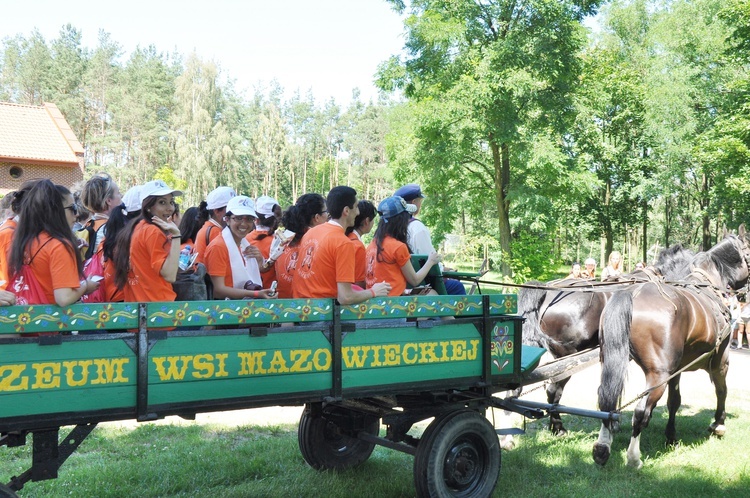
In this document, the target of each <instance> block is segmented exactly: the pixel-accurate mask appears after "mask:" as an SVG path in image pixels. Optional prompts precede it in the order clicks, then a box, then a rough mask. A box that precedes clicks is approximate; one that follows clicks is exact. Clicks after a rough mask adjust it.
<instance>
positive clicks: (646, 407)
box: [627, 375, 666, 469]
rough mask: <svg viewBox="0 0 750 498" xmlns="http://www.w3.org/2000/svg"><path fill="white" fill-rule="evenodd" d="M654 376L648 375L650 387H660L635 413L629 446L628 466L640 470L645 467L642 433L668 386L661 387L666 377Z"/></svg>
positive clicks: (643, 400)
mask: <svg viewBox="0 0 750 498" xmlns="http://www.w3.org/2000/svg"><path fill="white" fill-rule="evenodd" d="M654 377H655V376H654V375H646V381H647V384H646V385H648V386H659V387H656V388H655V389H654V390H653V391H651V392H650V393H649V394H648V396H646V397H645V398H643V399H642V400H641V401H640V402H639V403H638V405H637V406H636V408H635V410H634V411H633V432H632V434H631V436H630V445H629V446H628V453H627V455H628V466H630V467H634V468H636V469H640V468H641V467H643V462H642V461H641V432H642V431H643V429H645V428H646V427H648V423H649V421H650V420H651V414H652V413H653V411H654V408H655V407H656V403H657V402H658V401H659V399H661V397H662V395H664V391H665V390H666V386H664V385H660V384H661V383H662V382H664V380H665V378H666V375H664V376H663V377H664V378H662V376H658V377H657V378H654Z"/></svg>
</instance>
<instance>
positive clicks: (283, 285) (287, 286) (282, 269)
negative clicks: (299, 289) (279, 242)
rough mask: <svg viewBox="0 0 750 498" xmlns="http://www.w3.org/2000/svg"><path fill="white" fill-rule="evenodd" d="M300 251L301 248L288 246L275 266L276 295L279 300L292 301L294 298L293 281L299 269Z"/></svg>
mask: <svg viewBox="0 0 750 498" xmlns="http://www.w3.org/2000/svg"><path fill="white" fill-rule="evenodd" d="M298 249H299V246H294V247H290V246H286V247H285V248H284V252H283V253H281V256H279V257H278V259H277V260H276V264H275V265H274V271H275V272H276V285H277V287H276V293H277V296H278V298H279V299H290V298H291V297H292V279H293V278H294V273H295V270H296V269H297V256H298V255H299V253H298V252H297V250H298Z"/></svg>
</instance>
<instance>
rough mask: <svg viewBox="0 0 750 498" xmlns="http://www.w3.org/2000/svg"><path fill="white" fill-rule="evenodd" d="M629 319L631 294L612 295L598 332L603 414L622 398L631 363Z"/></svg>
mask: <svg viewBox="0 0 750 498" xmlns="http://www.w3.org/2000/svg"><path fill="white" fill-rule="evenodd" d="M632 320H633V294H632V293H631V292H628V291H621V292H617V293H615V294H614V295H613V296H612V298H611V299H610V300H609V302H608V303H607V305H606V306H605V307H604V312H603V313H602V322H601V328H600V330H599V344H600V347H601V350H600V356H601V366H602V373H601V384H600V385H599V409H600V410H602V411H604V412H611V411H615V410H616V409H617V402H618V400H619V399H620V397H621V395H622V390H623V387H624V385H625V376H626V374H627V371H628V362H629V361H630V326H631V322H632Z"/></svg>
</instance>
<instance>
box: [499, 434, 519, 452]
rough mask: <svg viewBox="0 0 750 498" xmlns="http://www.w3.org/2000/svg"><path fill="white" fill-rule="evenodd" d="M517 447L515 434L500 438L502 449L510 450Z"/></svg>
mask: <svg viewBox="0 0 750 498" xmlns="http://www.w3.org/2000/svg"><path fill="white" fill-rule="evenodd" d="M515 447H516V441H515V440H514V439H513V436H505V437H502V438H500V449H502V450H505V451H510V450H512V449H514V448H515Z"/></svg>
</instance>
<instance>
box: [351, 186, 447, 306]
mask: <svg viewBox="0 0 750 498" xmlns="http://www.w3.org/2000/svg"><path fill="white" fill-rule="evenodd" d="M415 211H416V206H414V205H413V204H407V203H406V201H405V200H404V199H403V198H401V197H399V196H393V197H389V198H387V199H385V200H384V201H383V202H381V203H380V205H379V206H378V213H379V214H380V222H379V223H378V228H377V230H375V237H374V238H373V239H372V242H370V246H369V247H368V248H367V272H366V276H365V280H366V282H367V288H372V286H373V285H375V284H376V283H377V282H388V283H389V284H391V291H390V292H389V293H388V295H389V296H400V295H402V294H404V291H405V290H406V284H409V285H411V286H417V285H419V284H420V283H422V281H423V280H424V279H425V277H426V276H427V274H428V273H429V272H430V268H432V266H433V265H436V264H437V263H439V262H440V255H438V253H436V252H434V251H433V252H432V253H430V255H429V257H428V258H427V262H426V263H425V264H424V266H423V267H422V268H421V269H420V270H419V271H414V267H413V266H412V264H411V253H410V252H409V246H408V245H407V244H406V233H407V229H408V228H409V220H410V219H411V214H412V213H413V212H415ZM431 294H435V292H434V291H431Z"/></svg>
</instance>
